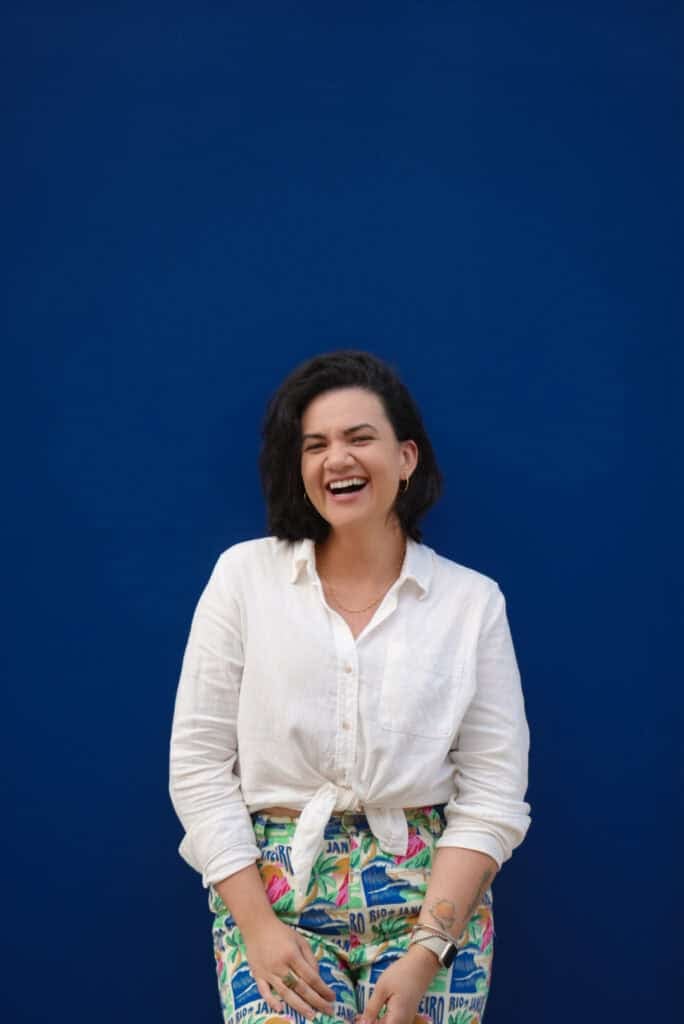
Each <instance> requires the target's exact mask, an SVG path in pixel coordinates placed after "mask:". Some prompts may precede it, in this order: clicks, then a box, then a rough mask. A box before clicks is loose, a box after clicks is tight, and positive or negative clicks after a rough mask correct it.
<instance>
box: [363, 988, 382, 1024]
mask: <svg viewBox="0 0 684 1024" xmlns="http://www.w3.org/2000/svg"><path fill="white" fill-rule="evenodd" d="M386 999H387V996H386V994H385V989H384V988H383V986H382V985H380V984H377V985H376V986H375V990H374V992H373V995H372V996H371V997H370V999H369V1000H368V1002H367V1003H366V1008H365V1010H364V1011H363V1014H362V1015H361V1016H362V1020H363V1021H364V1024H373V1022H374V1021H375V1020H376V1019H377V1016H378V1014H379V1013H380V1011H381V1010H382V1008H383V1006H384V1005H385V1001H386Z"/></svg>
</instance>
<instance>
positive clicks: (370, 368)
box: [259, 349, 442, 543]
mask: <svg viewBox="0 0 684 1024" xmlns="http://www.w3.org/2000/svg"><path fill="white" fill-rule="evenodd" d="M336 388H365V390H366V391H371V392H372V393H373V394H375V395H377V396H378V398H379V399H380V401H381V402H382V404H383V407H384V410H385V414H386V416H387V418H388V420H389V421H390V423H391V424H392V427H393V428H394V433H395V435H396V438H397V440H398V441H408V440H412V441H415V443H416V445H417V446H418V464H417V466H416V468H415V470H414V472H413V474H412V476H411V483H410V485H409V487H408V488H407V489H406V492H405V493H399V494H398V495H397V498H396V501H395V505H394V508H395V511H396V514H397V516H398V519H399V522H400V523H401V526H402V528H403V530H404V532H405V533H406V534H407V535H408V536H409V537H411V538H412V539H413V540H415V541H420V540H421V539H422V534H421V531H420V529H419V527H418V521H419V519H420V518H421V516H423V515H424V514H425V513H426V512H427V510H428V509H429V508H430V507H431V506H432V505H434V503H435V502H436V501H437V499H438V498H439V496H440V494H441V491H442V474H441V472H440V470H439V467H438V465H437V460H436V458H435V453H434V451H433V448H432V445H431V444H430V439H429V438H428V436H427V433H426V431H425V427H424V426H423V421H422V419H421V415H420V412H419V411H418V407H417V405H416V404H415V402H414V401H413V399H412V398H411V395H410V394H409V392H408V389H407V388H406V386H405V385H404V384H403V383H402V381H401V380H400V379H399V376H398V374H397V373H396V371H395V369H394V367H392V366H390V365H389V364H388V363H385V362H383V360H381V359H378V358H377V357H376V356H373V355H371V354H370V353H369V352H363V351H360V350H357V349H340V350H338V351H336V352H327V353H323V354H321V355H317V356H314V357H313V358H312V359H309V360H308V361H307V362H305V363H302V364H301V365H300V366H297V367H296V368H295V369H294V370H293V371H292V372H291V373H290V374H289V375H288V376H287V377H286V378H285V380H284V381H283V383H282V384H281V385H280V387H279V388H278V390H277V391H276V392H275V394H274V395H273V396H272V397H271V399H270V400H269V403H268V406H267V408H266V414H265V416H264V421H263V427H262V440H263V443H262V447H261V452H260V455H259V472H260V474H261V483H262V487H263V490H264V495H265V498H266V507H267V517H268V530H269V533H270V534H271V535H272V536H274V537H279V538H280V539H282V540H290V541H294V540H301V539H302V538H304V537H311V538H312V539H313V540H314V541H315V542H317V543H320V542H322V541H324V540H325V539H326V537H327V536H328V534H329V532H330V524H329V523H328V522H327V520H325V519H323V517H322V516H321V515H319V513H318V512H317V511H316V509H315V508H314V507H313V505H311V504H310V503H309V502H308V501H307V500H306V499H305V497H304V486H303V483H302V475H301V461H300V460H301V445H302V440H301V435H302V431H301V417H302V413H303V412H304V410H305V409H306V407H307V406H308V404H309V402H311V401H312V400H313V399H314V398H315V397H316V396H317V395H320V394H321V393H322V392H324V391H332V390H333V389H336Z"/></svg>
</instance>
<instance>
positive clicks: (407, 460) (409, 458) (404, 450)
mask: <svg viewBox="0 0 684 1024" xmlns="http://www.w3.org/2000/svg"><path fill="white" fill-rule="evenodd" d="M400 443H401V463H402V470H403V472H404V473H405V474H406V475H407V476H411V474H412V473H413V471H414V469H415V468H416V466H417V465H418V445H417V444H416V442H415V441H401V442H400Z"/></svg>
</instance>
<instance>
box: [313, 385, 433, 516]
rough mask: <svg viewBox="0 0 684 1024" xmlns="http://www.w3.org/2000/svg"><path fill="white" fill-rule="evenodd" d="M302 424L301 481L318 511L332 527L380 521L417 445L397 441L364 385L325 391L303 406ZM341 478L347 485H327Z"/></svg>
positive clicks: (413, 458)
mask: <svg viewBox="0 0 684 1024" xmlns="http://www.w3.org/2000/svg"><path fill="white" fill-rule="evenodd" d="M301 427H302V452H301V470H302V480H303V482H304V489H305V491H306V493H307V496H308V498H309V501H310V502H311V504H312V505H313V506H314V507H315V508H316V510H317V512H318V513H319V514H320V515H321V516H323V518H324V519H325V520H327V522H329V523H330V525H331V527H332V528H333V529H335V528H336V527H339V526H346V525H352V524H355V525H356V524H358V525H360V524H361V523H362V522H368V523H371V522H377V524H378V525H385V524H386V523H387V517H388V514H389V513H390V511H391V509H392V507H393V505H394V502H395V499H396V496H397V492H398V490H399V481H400V480H402V479H406V478H407V477H409V476H410V475H411V473H412V472H413V470H414V469H415V467H416V464H417V462H418V449H417V446H416V444H415V442H414V441H398V440H397V438H396V436H395V433H394V430H393V428H392V424H391V423H390V421H389V420H388V418H387V415H386V413H385V410H384V407H383V404H382V402H381V400H380V399H379V398H378V396H377V395H376V394H374V393H373V392H371V391H366V390H365V389H363V388H338V389H336V390H334V391H324V392H323V393H322V394H320V395H317V396H316V398H314V399H312V401H311V402H310V403H309V404H308V406H307V407H306V409H305V410H304V412H303V414H302V420H301ZM341 480H345V481H348V483H349V484H350V486H351V489H346V490H340V489H337V488H335V487H331V486H330V485H331V482H333V481H338V487H339V481H341ZM402 486H403V484H402Z"/></svg>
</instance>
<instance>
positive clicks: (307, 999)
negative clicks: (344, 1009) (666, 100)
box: [242, 914, 335, 1019]
mask: <svg viewBox="0 0 684 1024" xmlns="http://www.w3.org/2000/svg"><path fill="white" fill-rule="evenodd" d="M242 934H243V938H244V940H245V947H246V949H247V960H248V961H249V966H250V970H251V972H252V976H253V978H254V980H255V981H256V986H257V988H258V990H259V992H260V993H261V996H262V998H263V999H264V1000H265V1001H266V1002H267V1003H268V1005H269V1006H270V1007H271V1009H272V1010H274V1011H275V1012H276V1013H282V1012H283V1009H284V1007H283V1004H282V1000H283V999H284V1000H285V1002H286V1003H287V1004H288V1005H289V1006H291V1007H292V1009H293V1010H296V1011H297V1012H298V1013H301V1014H303V1015H304V1016H305V1017H308V1018H309V1019H311V1018H312V1017H314V1016H315V1013H316V1011H317V1010H320V1011H322V1012H323V1013H327V1014H329V1015H332V1014H334V1012H335V1008H334V1006H333V1005H332V1003H331V1000H332V999H334V998H335V993H334V992H333V990H332V989H331V988H329V987H328V985H326V984H325V983H324V982H323V981H322V979H321V976H320V973H319V970H318V961H317V960H316V957H315V956H314V953H313V950H312V949H311V946H310V945H309V943H308V942H307V941H306V939H305V938H304V936H303V935H299V934H298V932H296V931H295V930H294V928H290V927H289V926H288V925H286V924H283V922H282V921H279V920H278V918H277V917H276V916H275V914H274V915H273V916H272V918H269V919H267V920H266V921H261V922H260V924H259V927H258V928H254V929H250V931H249V934H248V935H245V933H244V930H243V933H242ZM288 971H292V972H293V973H294V974H295V975H296V976H297V979H298V981H297V983H296V985H294V986H293V987H292V988H288V987H287V985H285V984H284V983H283V978H284V977H286V976H287V973H288ZM272 989H273V990H274V991H275V992H276V993H277V995H274V994H273V992H272V991H271V990H272ZM278 997H280V998H278Z"/></svg>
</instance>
